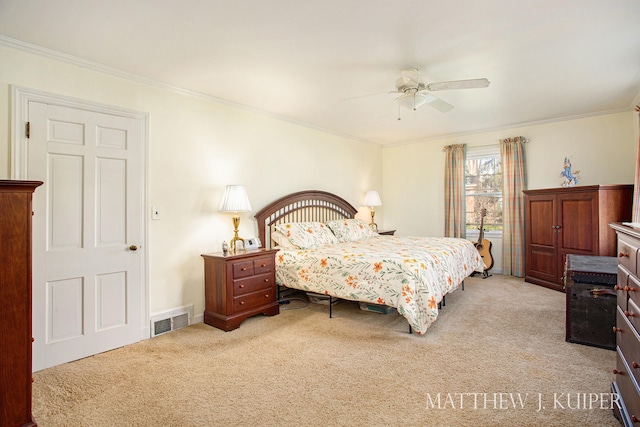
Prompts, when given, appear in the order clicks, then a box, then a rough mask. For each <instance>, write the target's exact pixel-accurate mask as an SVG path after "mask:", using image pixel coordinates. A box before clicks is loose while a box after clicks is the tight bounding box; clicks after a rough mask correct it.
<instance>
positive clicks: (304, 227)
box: [276, 222, 338, 249]
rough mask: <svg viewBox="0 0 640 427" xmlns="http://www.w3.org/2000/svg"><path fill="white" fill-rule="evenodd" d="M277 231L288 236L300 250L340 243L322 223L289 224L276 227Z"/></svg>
mask: <svg viewBox="0 0 640 427" xmlns="http://www.w3.org/2000/svg"><path fill="white" fill-rule="evenodd" d="M276 230H278V231H279V232H281V233H282V234H284V235H285V236H287V238H288V239H289V241H290V242H291V243H293V244H294V245H296V246H298V247H299V248H300V249H312V248H317V247H318V246H324V245H330V244H335V243H338V239H336V236H334V235H333V233H332V232H331V230H330V229H329V227H327V226H326V225H325V224H323V223H321V222H287V223H284V224H278V225H276Z"/></svg>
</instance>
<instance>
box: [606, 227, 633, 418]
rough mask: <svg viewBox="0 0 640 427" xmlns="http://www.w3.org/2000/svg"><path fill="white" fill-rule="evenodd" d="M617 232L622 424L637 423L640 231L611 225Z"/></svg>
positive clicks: (619, 414)
mask: <svg viewBox="0 0 640 427" xmlns="http://www.w3.org/2000/svg"><path fill="white" fill-rule="evenodd" d="M611 227H612V228H613V229H614V230H615V231H616V233H617V235H618V283H617V284H616V288H615V289H616V292H617V309H616V326H615V328H614V331H615V333H616V350H617V359H616V369H614V371H613V372H614V374H616V379H615V382H614V383H613V384H612V386H611V388H612V390H613V392H614V393H617V394H618V395H619V401H620V408H619V410H616V411H615V414H616V416H617V417H618V418H619V419H620V420H621V421H622V423H623V424H624V425H625V426H627V427H629V426H640V251H639V248H640V230H638V229H634V228H630V227H626V226H624V225H622V224H611Z"/></svg>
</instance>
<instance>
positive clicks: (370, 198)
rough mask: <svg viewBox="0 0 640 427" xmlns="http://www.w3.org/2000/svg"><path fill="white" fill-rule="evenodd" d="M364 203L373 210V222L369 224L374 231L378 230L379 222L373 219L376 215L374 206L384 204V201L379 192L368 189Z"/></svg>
mask: <svg viewBox="0 0 640 427" xmlns="http://www.w3.org/2000/svg"><path fill="white" fill-rule="evenodd" d="M364 205H365V206H369V210H370V211H371V224H369V226H370V227H371V228H372V229H373V230H374V231H378V224H376V223H375V222H374V221H373V217H374V216H375V215H376V211H375V210H374V207H375V206H382V202H381V201H380V195H379V194H378V192H377V191H375V190H371V191H367V194H366V196H364Z"/></svg>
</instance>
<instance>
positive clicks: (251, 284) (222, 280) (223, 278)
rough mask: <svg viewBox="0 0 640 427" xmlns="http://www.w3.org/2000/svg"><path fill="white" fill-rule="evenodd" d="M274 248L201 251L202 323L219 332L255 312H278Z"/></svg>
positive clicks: (231, 327)
mask: <svg viewBox="0 0 640 427" xmlns="http://www.w3.org/2000/svg"><path fill="white" fill-rule="evenodd" d="M276 252H278V250H277V249H258V250H254V251H247V252H241V253H237V254H229V255H227V256H224V255H223V254H222V252H220V253H215V254H204V255H202V257H203V258H204V296H205V311H204V323H206V324H207V325H211V326H215V327H216V328H219V329H222V330H223V331H231V330H233V329H236V328H238V327H239V326H240V324H241V323H242V322H244V321H245V320H246V319H247V317H251V316H255V315H256V314H264V315H266V316H274V315H276V314H278V313H280V307H279V305H278V301H277V300H276V266H275V256H276Z"/></svg>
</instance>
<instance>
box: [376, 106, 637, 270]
mask: <svg viewBox="0 0 640 427" xmlns="http://www.w3.org/2000/svg"><path fill="white" fill-rule="evenodd" d="M520 135H521V136H524V137H526V138H527V139H529V140H530V142H529V143H528V144H526V153H525V156H526V164H527V177H528V188H529V189H536V188H550V187H558V186H560V184H561V183H562V179H561V178H560V172H561V171H562V167H563V161H564V157H565V156H569V157H570V158H571V162H572V166H573V169H574V171H575V170H579V171H580V183H579V185H593V184H633V180H634V176H635V162H636V152H637V146H638V117H637V114H635V113H634V112H632V111H629V112H623V113H617V114H608V115H601V116H594V117H589V118H581V119H574V120H566V121H561V122H555V123H549V124H541V125H535V126H524V127H520V128H514V129H509V130H501V131H491V132H483V133H477V134H473V135H464V136H459V137H452V138H443V139H440V140H435V141H429V142H423V143H415V144H407V145H400V146H395V147H388V148H385V149H384V150H383V172H382V175H383V177H384V178H383V180H384V184H383V190H384V196H383V197H384V198H383V205H384V206H383V208H384V227H385V228H396V229H397V230H398V234H402V235H418V236H442V235H443V233H444V160H445V156H444V153H443V152H442V148H443V147H444V146H445V145H448V144H467V146H468V147H473V146H483V145H488V144H498V141H499V140H500V139H503V138H507V137H512V136H520ZM500 243H501V242H494V245H496V244H500ZM494 258H495V254H494ZM500 266H501V263H500V264H499V265H496V268H497V270H500V269H501V267H500Z"/></svg>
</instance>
